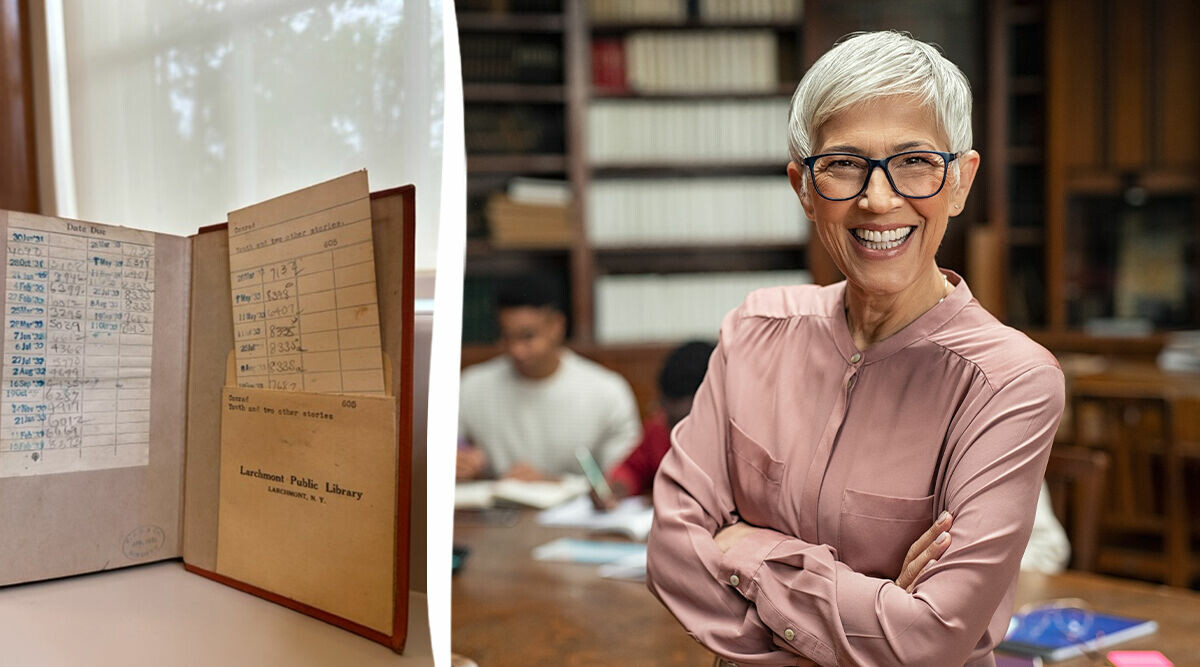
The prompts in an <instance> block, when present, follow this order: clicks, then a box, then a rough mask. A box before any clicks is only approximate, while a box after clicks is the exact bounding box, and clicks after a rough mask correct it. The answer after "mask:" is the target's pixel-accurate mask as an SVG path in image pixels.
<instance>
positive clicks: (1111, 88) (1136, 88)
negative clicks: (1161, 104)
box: [1081, 2, 1151, 171]
mask: <svg viewBox="0 0 1200 667" xmlns="http://www.w3.org/2000/svg"><path fill="white" fill-rule="evenodd" d="M1148 11H1149V3H1140V2H1114V3H1111V4H1110V5H1109V13H1108V19H1109V20H1108V25H1107V30H1106V31H1105V32H1107V33H1108V34H1107V38H1108V39H1106V40H1105V41H1106V42H1107V43H1108V44H1109V45H1111V49H1110V50H1109V52H1108V54H1107V56H1108V60H1107V62H1108V68H1107V69H1108V71H1109V72H1111V73H1112V74H1111V75H1110V76H1107V77H1105V78H1106V79H1107V83H1108V85H1107V86H1106V88H1107V89H1108V95H1107V97H1108V100H1107V101H1108V104H1107V105H1106V106H1107V108H1108V110H1109V113H1110V114H1112V117H1111V118H1110V119H1109V122H1108V143H1109V146H1110V149H1111V154H1110V156H1109V158H1110V163H1109V164H1110V165H1111V166H1112V167H1113V168H1114V169H1116V170H1118V171H1127V170H1128V171H1135V170H1137V169H1140V168H1143V167H1144V166H1145V165H1146V164H1147V163H1148V162H1149V160H1148V156H1147V149H1148V146H1147V144H1146V140H1147V139H1148V138H1149V137H1148V136H1147V135H1148V134H1149V133H1148V132H1147V131H1146V129H1147V127H1148V125H1147V124H1148V123H1149V114H1148V108H1147V107H1148V106H1149V104H1148V100H1147V99H1146V97H1147V93H1148V92H1150V90H1151V86H1150V85H1149V81H1148V79H1149V77H1148V76H1147V73H1148V72H1149V71H1150V62H1149V59H1148V58H1147V55H1148V53H1149V44H1148V41H1149V40H1147V35H1146V31H1147V16H1146V14H1147V13H1148ZM1094 62H1104V61H1103V60H1099V61H1094ZM1081 65H1082V66H1084V67H1086V66H1087V65H1086V61H1084V63H1081ZM1092 76H1093V77H1094V76H1096V75H1095V74H1092Z"/></svg>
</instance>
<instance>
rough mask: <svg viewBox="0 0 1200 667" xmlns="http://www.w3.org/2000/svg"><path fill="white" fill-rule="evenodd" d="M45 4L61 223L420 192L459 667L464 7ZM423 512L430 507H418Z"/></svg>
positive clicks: (433, 613) (433, 620) (368, 0)
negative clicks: (329, 189) (321, 194)
mask: <svg viewBox="0 0 1200 667" xmlns="http://www.w3.org/2000/svg"><path fill="white" fill-rule="evenodd" d="M33 4H34V6H35V7H40V8H41V9H42V11H40V12H39V11H36V10H35V11H34V17H33V18H34V21H33V23H34V29H35V31H36V32H37V33H38V34H39V35H40V36H41V37H42V38H43V39H44V42H43V43H42V44H41V49H40V50H39V51H37V52H36V53H35V58H36V60H37V62H38V66H37V68H38V70H39V86H38V88H39V96H38V98H37V103H38V117H39V119H42V121H43V122H41V123H40V125H39V143H40V146H39V156H40V158H41V162H42V173H41V177H40V180H41V186H42V190H43V192H44V197H43V202H42V207H43V210H45V211H46V212H47V213H49V214H56V215H60V216H64V217H74V218H81V219H85V220H94V221H97V222H105V223H113V224H123V225H129V226H133V227H140V228H145V229H153V230H156V231H161V232H168V233H174V234H190V233H192V232H194V231H195V230H196V229H197V228H198V227H201V226H204V225H208V224H213V223H217V222H222V221H224V220H225V217H226V213H227V212H228V211H231V210H234V209H237V208H240V207H242V206H246V205H248V204H252V203H254V202H257V201H261V200H263V199H267V198H270V197H273V196H276V195H279V194H282V193H285V192H289V191H291V190H294V189H297V188H300V187H304V186H306V185H311V184H313V183H316V182H319V181H323V180H326V179H329V178H332V177H335V176H338V175H341V174H343V173H346V172H349V171H353V170H356V169H360V168H364V167H365V168H366V169H367V170H368V172H369V177H370V185H371V189H372V190H380V189H384V188H388V187H392V186H396V185H402V184H407V183H412V184H415V185H416V186H417V196H416V200H417V239H416V241H417V267H416V268H417V270H418V272H419V273H420V274H424V275H425V276H430V275H431V274H432V273H433V272H434V270H435V268H436V269H438V273H439V279H438V280H437V281H436V291H437V294H436V299H435V301H436V305H435V306H433V309H434V310H435V311H436V312H437V317H436V318H434V322H433V327H434V334H433V345H432V350H431V351H427V352H425V353H428V354H430V355H431V361H430V370H429V376H430V387H429V392H430V394H429V413H428V421H429V433H428V441H429V443H431V444H430V445H429V446H428V461H427V463H428V475H429V479H430V481H429V484H428V488H429V489H430V493H431V494H436V495H438V498H435V499H433V500H431V501H430V502H429V504H428V513H429V514H428V526H431V527H433V528H432V529H431V530H430V532H429V536H428V537H429V542H430V543H429V549H430V553H431V554H432V555H431V559H430V561H429V562H431V563H441V564H445V565H446V567H444V568H443V567H437V566H435V567H431V568H429V572H428V582H429V586H428V591H429V600H430V626H431V627H430V631H431V635H432V640H433V641H432V643H433V648H434V652H435V656H436V657H437V662H438V664H439V665H442V664H444V662H443V660H444V659H446V658H447V657H448V648H449V620H450V617H449V594H450V585H449V567H448V564H449V556H450V539H451V536H450V528H449V526H450V522H451V507H452V506H451V505H450V500H449V499H450V494H451V492H452V490H453V479H454V477H453V473H452V470H453V465H454V464H453V458H452V457H453V452H454V444H453V442H454V428H455V424H456V423H457V418H456V414H457V389H458V386H457V384H458V383H457V377H458V352H459V348H458V340H459V339H460V336H461V333H460V331H461V329H460V323H461V303H462V301H461V297H462V260H463V257H462V256H463V247H464V243H465V240H464V236H465V232H464V220H465V214H466V211H465V152H464V149H463V132H462V85H461V81H460V78H459V77H460V69H459V66H458V42H457V34H456V32H455V30H456V29H455V25H454V7H453V2H452V0H450V1H446V0H336V1H333V0H324V1H321V0H34V3H33ZM447 26H448V29H449V34H447V33H446V29H447ZM447 77H448V78H447ZM47 121H48V122H47ZM47 127H49V128H50V131H49V132H46V131H45V128H47ZM443 218H444V222H443ZM443 226H444V230H443V231H441V233H440V238H441V243H440V245H441V249H440V251H439V229H440V228H441V227H443ZM439 257H440V259H439ZM431 283H432V281H429V280H421V279H419V280H418V294H417V296H418V298H419V299H428V298H429V297H433V296H434V294H433V285H432V284H431ZM429 309H430V305H429V301H418V310H419V311H423V312H424V313H426V314H428V312H429ZM421 353H422V352H421V351H418V354H421ZM419 390H420V389H419V388H418V391H419ZM416 418H417V419H418V420H419V419H421V418H422V417H421V415H416ZM414 444H415V445H416V446H418V447H423V446H424V444H425V443H414ZM414 463H416V462H414ZM443 496H444V497H443ZM424 500H425V499H424V498H414V499H413V501H414V511H415V512H420V511H422V510H424V509H425V502H424ZM414 522H416V519H414ZM413 537H414V542H419V541H422V539H423V537H424V536H421V535H414V536H413ZM422 583H423V582H419V581H415V580H414V581H413V582H412V584H413V585H414V586H416V587H418V588H420V587H421V585H422Z"/></svg>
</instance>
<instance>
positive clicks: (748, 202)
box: [586, 175, 809, 248]
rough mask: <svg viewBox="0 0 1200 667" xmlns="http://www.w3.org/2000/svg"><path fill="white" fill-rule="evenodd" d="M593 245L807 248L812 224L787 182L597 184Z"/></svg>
mask: <svg viewBox="0 0 1200 667" xmlns="http://www.w3.org/2000/svg"><path fill="white" fill-rule="evenodd" d="M589 195H590V196H589V197H588V200H587V208H588V215H587V218H586V219H587V234H588V239H589V241H591V243H592V245H594V246H596V247H599V248H603V247H623V246H639V245H679V246H714V245H728V244H745V245H753V244H780V243H783V244H801V243H804V242H806V241H807V240H808V230H809V224H808V222H807V221H806V220H805V218H804V210H803V209H802V208H801V206H800V200H799V198H798V197H796V193H795V191H793V190H792V186H791V184H790V183H789V182H788V179H787V176H783V175H780V176H731V177H723V178H713V177H692V178H605V179H596V180H593V181H592V185H591V191H590V193H589Z"/></svg>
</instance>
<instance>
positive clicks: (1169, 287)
mask: <svg viewBox="0 0 1200 667" xmlns="http://www.w3.org/2000/svg"><path fill="white" fill-rule="evenodd" d="M1197 26H1200V5H1197V4H1196V3H1194V2H1191V1H1190V0H1148V1H1146V2H1116V1H1111V2H1093V1H1091V0H1058V1H1056V2H1050V3H1048V4H1047V6H1046V32H1047V42H1046V53H1047V84H1048V87H1047V91H1048V93H1047V98H1048V99H1047V111H1048V125H1047V142H1046V143H1047V146H1046V202H1047V209H1046V220H1047V233H1048V239H1047V242H1048V243H1047V254H1046V259H1047V274H1048V275H1047V290H1046V293H1047V311H1048V312H1047V320H1048V322H1047V323H1048V325H1049V328H1051V329H1055V330H1065V329H1075V328H1079V327H1084V326H1089V325H1092V324H1094V323H1097V322H1105V321H1125V322H1140V323H1142V326H1145V325H1149V326H1151V327H1153V328H1183V327H1187V328H1195V327H1196V326H1198V325H1200V292H1198V291H1197V280H1198V279H1200V262H1198V261H1197V260H1198V257H1197V237H1198V235H1200V234H1198V233H1200V206H1198V203H1200V199H1198V195H1200V45H1198V44H1197V42H1196V40H1195V37H1194V35H1193V34H1192V33H1193V32H1194V31H1195V29H1196V27H1197Z"/></svg>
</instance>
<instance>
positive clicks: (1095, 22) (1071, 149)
mask: <svg viewBox="0 0 1200 667" xmlns="http://www.w3.org/2000/svg"><path fill="white" fill-rule="evenodd" d="M1099 6H1100V5H1099V4H1098V3H1095V2H1093V1H1092V0H1064V1H1062V2H1052V3H1049V5H1047V17H1048V19H1049V21H1048V23H1049V25H1048V29H1047V36H1048V40H1047V64H1048V68H1049V72H1048V75H1049V80H1050V81H1053V82H1054V85H1053V86H1050V87H1049V90H1048V96H1049V97H1050V98H1051V99H1050V104H1051V110H1050V113H1051V114H1052V115H1053V114H1055V113H1056V112H1058V113H1063V114H1066V115H1067V116H1068V118H1065V119H1062V120H1060V121H1059V122H1057V123H1056V122H1054V120H1051V125H1050V127H1049V128H1048V129H1051V131H1050V132H1048V136H1047V139H1048V141H1049V142H1051V143H1058V144H1059V145H1060V146H1062V147H1063V150H1062V151H1061V152H1060V153H1059V157H1061V159H1062V166H1063V167H1068V168H1069V167H1094V166H1096V165H1098V164H1101V163H1103V162H1104V147H1103V138H1104V129H1103V128H1104V119H1103V115H1102V112H1103V111H1104V109H1105V107H1106V105H1105V104H1104V102H1105V100H1104V95H1103V82H1102V79H1101V77H1102V75H1103V67H1097V64H1098V63H1103V62H1104V53H1103V51H1104V43H1105V40H1104V36H1105V35H1104V24H1103V21H1102V17H1101V12H1099V11H1097V8H1098V7H1099ZM1066 35H1069V36H1070V39H1067V40H1061V37H1060V36H1066ZM1063 121H1065V122H1063ZM1058 129H1061V131H1062V132H1061V134H1056V133H1055V131H1054V130H1058Z"/></svg>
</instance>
